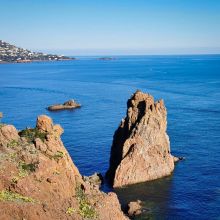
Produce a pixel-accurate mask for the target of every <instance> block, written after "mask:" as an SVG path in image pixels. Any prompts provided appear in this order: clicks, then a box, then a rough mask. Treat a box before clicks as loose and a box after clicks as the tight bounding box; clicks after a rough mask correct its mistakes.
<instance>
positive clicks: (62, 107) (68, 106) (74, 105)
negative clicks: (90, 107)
mask: <svg viewBox="0 0 220 220" xmlns="http://www.w3.org/2000/svg"><path fill="white" fill-rule="evenodd" d="M80 107H81V105H80V104H79V103H77V102H75V101H74V100H69V101H67V102H64V103H63V104H56V105H51V106H49V107H48V108H47V109H48V110H49V111H59V110H65V109H74V108H80Z"/></svg>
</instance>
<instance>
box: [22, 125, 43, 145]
mask: <svg viewBox="0 0 220 220" xmlns="http://www.w3.org/2000/svg"><path fill="white" fill-rule="evenodd" d="M19 135H20V136H21V137H25V138H26V139H27V141H28V142H34V140H35V139H36V138H40V139H41V140H42V141H44V140H45V139H46V135H47V133H45V132H42V131H40V130H38V129H37V128H27V129H25V130H22V131H20V132H19Z"/></svg>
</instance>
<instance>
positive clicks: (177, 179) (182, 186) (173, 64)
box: [0, 55, 220, 220]
mask: <svg viewBox="0 0 220 220" xmlns="http://www.w3.org/2000/svg"><path fill="white" fill-rule="evenodd" d="M137 89H141V90H143V91H144V92H147V93H150V94H152V95H153V96H154V97H155V99H161V98H162V99H164V101H165V105H166V107H167V110H168V134H169V137H170V141H171V150H172V154H173V155H177V156H183V157H185V158H186V159H185V160H184V161H181V162H179V163H178V164H177V165H176V167H175V171H174V173H173V175H172V176H170V177H166V178H162V179H160V180H157V181H152V182H148V183H142V184H137V185H134V186H131V187H125V188H122V189H120V190H116V192H117V194H118V196H119V199H120V201H121V202H122V205H124V204H126V203H127V201H130V200H136V199H141V200H142V201H143V202H144V208H145V210H146V211H145V212H144V213H143V214H142V215H141V216H140V217H139V218H136V219H187V220H188V219H220V55H202V56H119V57H116V59H115V60H109V61H103V60H97V59H96V58H95V57H79V59H78V60H75V61H62V62H45V63H43V62H41V63H28V64H2V65H0V111H1V112H3V113H4V118H3V120H2V121H3V122H4V123H11V124H14V125H15V126H16V127H17V129H24V128H25V127H34V126H35V122H36V118H37V116H38V115H41V114H47V115H49V116H50V117H52V118H53V120H54V122H55V123H59V124H61V125H62V126H63V128H64V130H65V133H64V134H63V136H62V140H63V142H64V144H65V146H66V148H67V149H68V151H69V153H70V155H71V157H72V159H73V161H74V163H75V164H76V165H77V167H78V168H79V170H80V172H81V173H82V174H83V175H91V174H93V173H94V172H101V173H102V174H104V173H105V172H106V170H107V168H108V161H109V156H110V148H111V143H112V137H113V134H114V131H115V130H116V128H117V127H118V125H119V123H120V121H121V119H122V118H123V117H124V116H125V114H126V102H127V99H128V98H129V97H130V96H131V94H132V93H133V92H135V91H136V90H137ZM68 99H75V100H77V101H78V102H80V103H81V104H82V108H80V109H76V110H72V111H59V112H48V111H47V110H46V107H47V106H48V105H51V104H54V103H63V102H64V101H66V100H68ZM103 189H104V190H106V191H109V190H112V189H111V188H109V187H108V186H107V185H104V186H103Z"/></svg>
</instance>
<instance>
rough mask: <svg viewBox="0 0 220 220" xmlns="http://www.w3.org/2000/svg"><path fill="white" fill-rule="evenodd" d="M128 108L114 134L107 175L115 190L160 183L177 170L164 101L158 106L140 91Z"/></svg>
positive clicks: (158, 103)
mask: <svg viewBox="0 0 220 220" xmlns="http://www.w3.org/2000/svg"><path fill="white" fill-rule="evenodd" d="M127 108H128V109H127V116H126V117H125V119H123V120H122V122H121V124H120V126H119V128H118V129H117V130H116V132H115V134H114V138H113V144H112V148H111V157H110V168H109V170H108V172H107V177H108V178H109V180H110V181H111V183H112V184H113V186H114V187H121V186H124V185H129V184H135V183H139V182H145V181H149V180H154V179H158V178H161V177H163V176H167V175H170V174H171V172H172V171H173V169H174V159H173V156H172V155H171V154H170V142H169V137H168V135H167V133H166V129H167V111H166V108H165V106H164V102H163V100H160V101H158V102H154V98H153V97H152V96H151V95H149V94H145V93H142V92H141V91H137V92H135V93H134V94H133V95H132V97H131V98H130V99H129V100H128V103H127Z"/></svg>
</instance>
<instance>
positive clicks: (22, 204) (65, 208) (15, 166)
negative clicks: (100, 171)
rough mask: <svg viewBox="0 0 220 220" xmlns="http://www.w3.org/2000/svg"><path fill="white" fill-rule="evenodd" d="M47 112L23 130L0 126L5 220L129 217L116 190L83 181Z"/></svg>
mask: <svg viewBox="0 0 220 220" xmlns="http://www.w3.org/2000/svg"><path fill="white" fill-rule="evenodd" d="M62 133H63V129H62V128H61V127H60V126H59V125H53V122H52V120H51V119H50V118H49V117H47V116H39V117H38V119H37V124H36V127H35V128H33V129H25V130H23V131H20V132H18V131H17V130H16V128H15V127H14V126H12V125H5V124H0V219H1V220H12V219H13V220H21V219H26V220H29V219H31V220H39V219H40V220H50V219H51V220H52V219H53V220H58V219H59V220H61V219H62V220H64V219H74V220H80V219H101V220H108V219H112V220H124V219H127V218H126V217H125V216H124V215H123V213H122V211H121V208H120V204H119V202H118V199H117V196H116V194H114V193H108V194H105V193H103V192H101V191H99V189H97V187H96V186H93V185H92V184H91V183H87V182H85V181H84V180H83V179H82V176H81V175H80V173H79V171H78V169H77V168H76V166H75V165H74V164H73V162H72V160H71V158H70V156H69V154H68V152H67V151H66V149H65V147H64V146H63V143H62V141H61V139H60V136H61V134H62Z"/></svg>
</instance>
